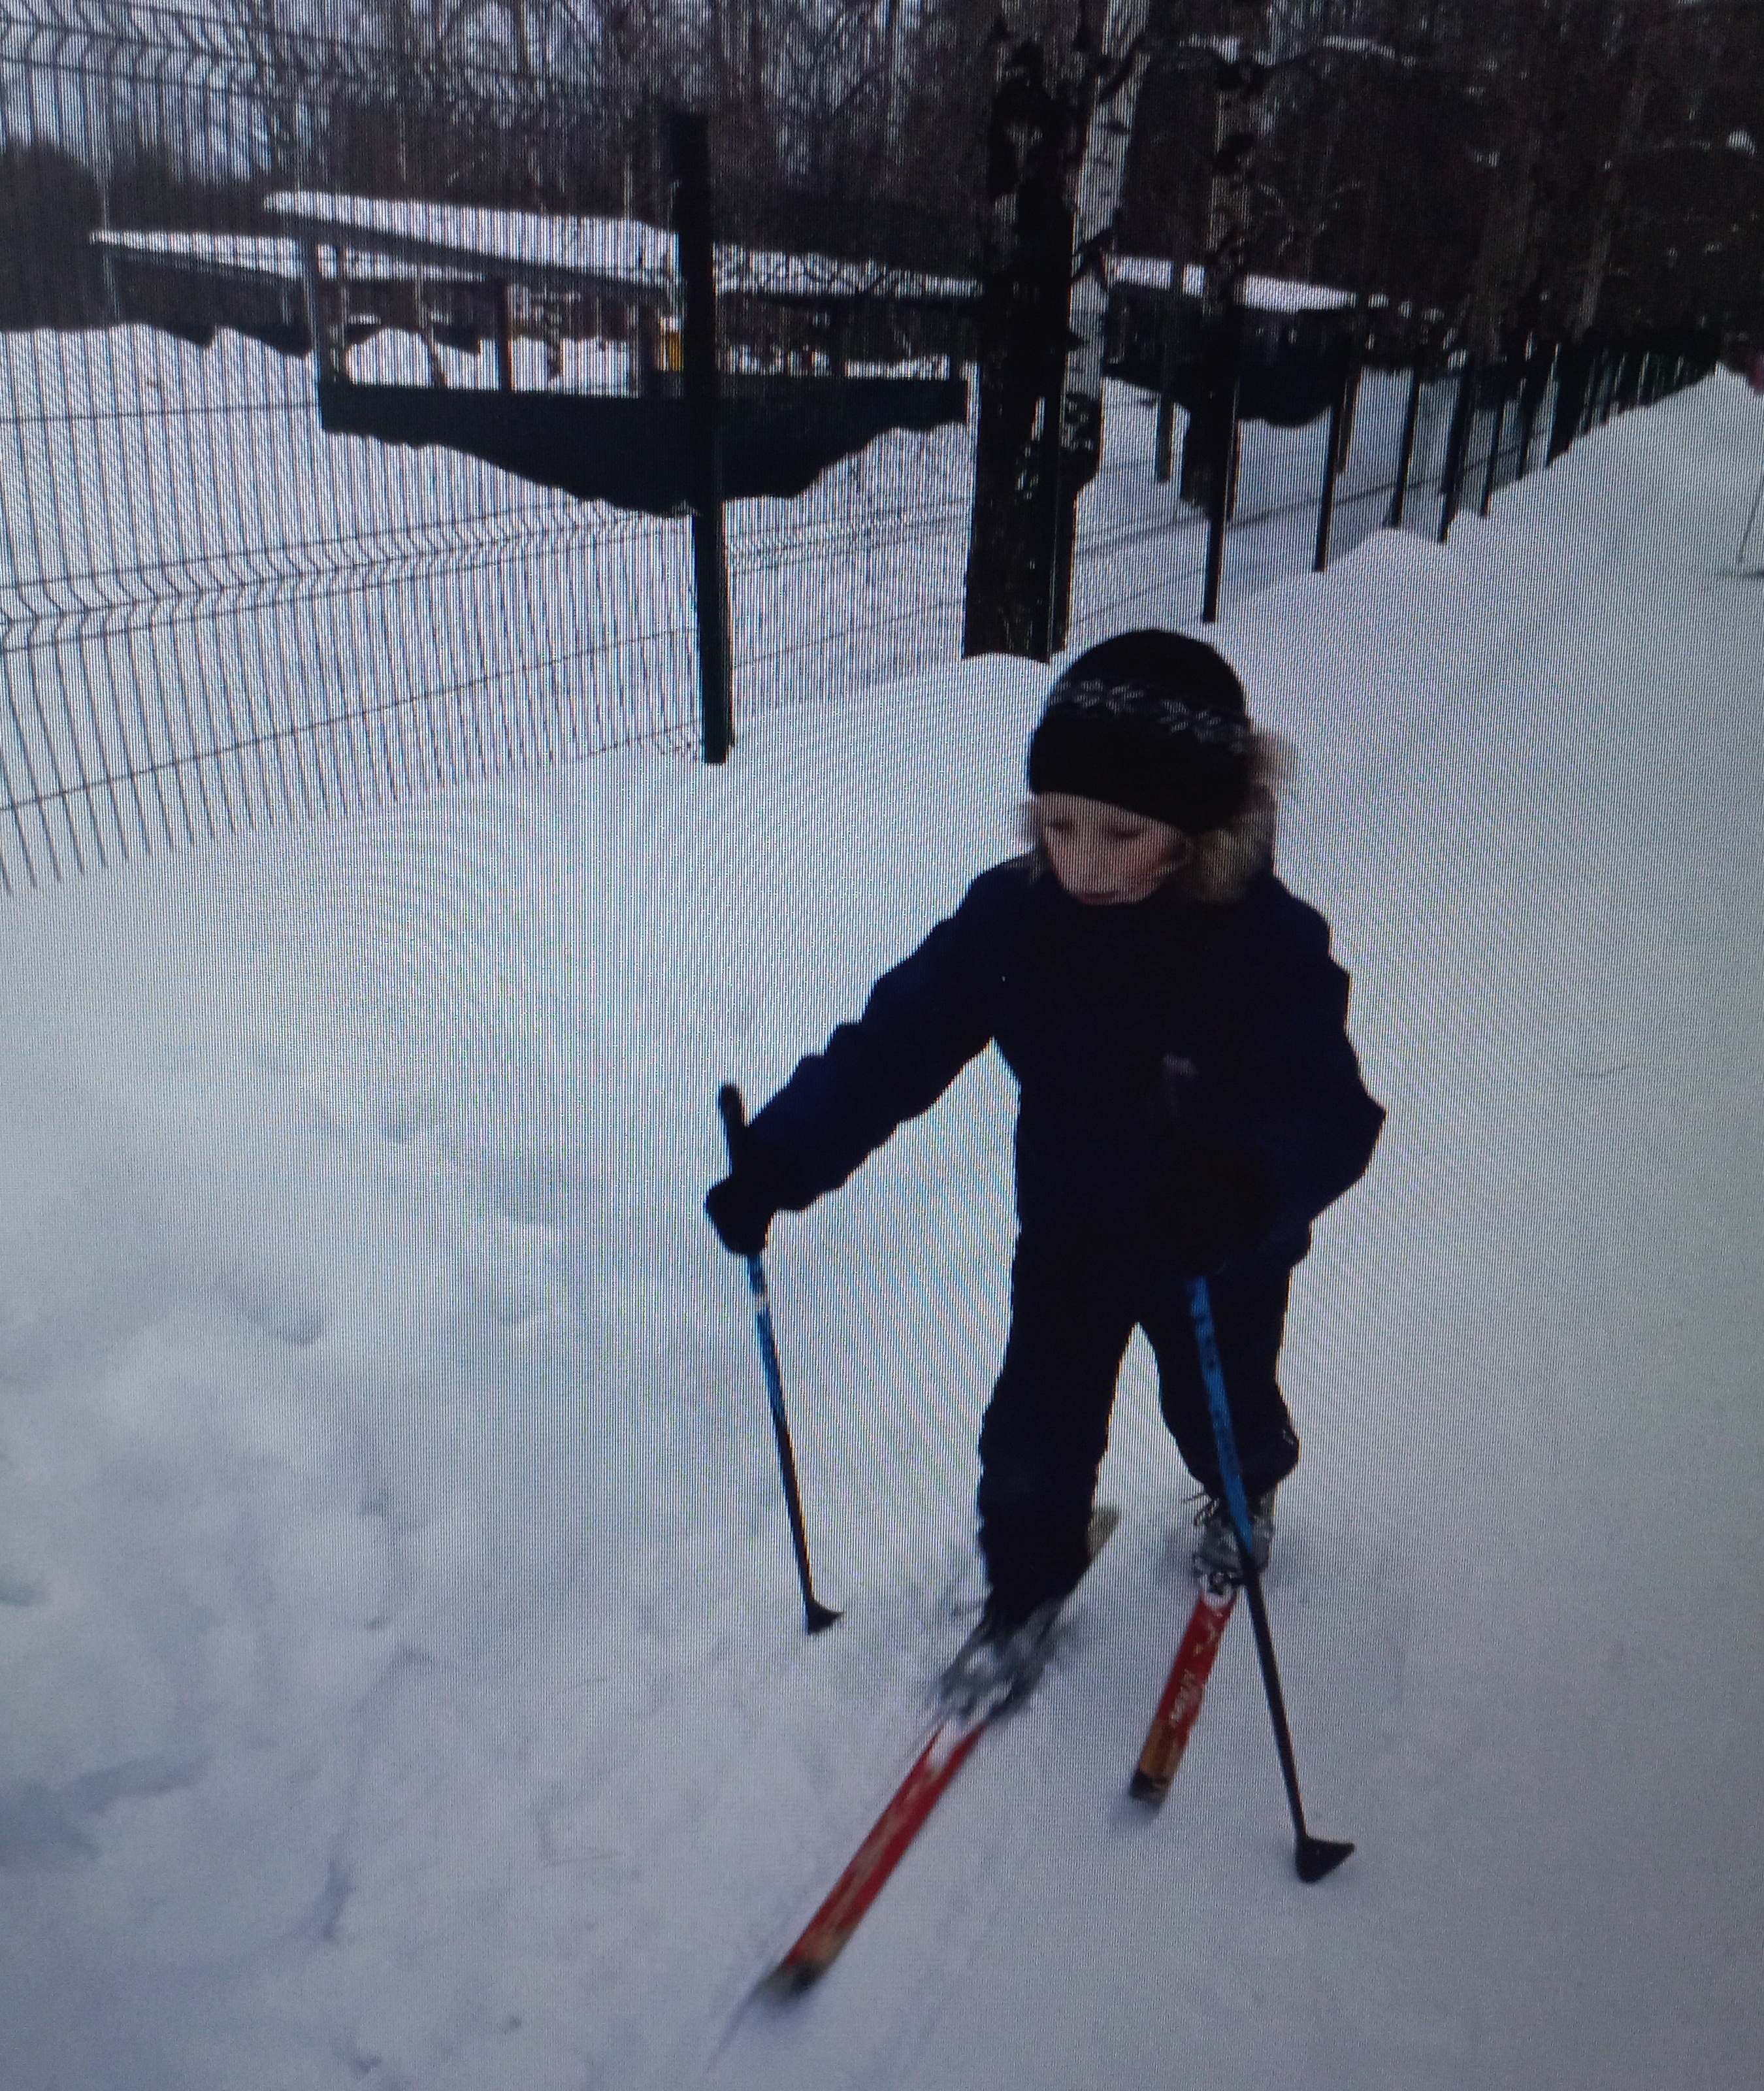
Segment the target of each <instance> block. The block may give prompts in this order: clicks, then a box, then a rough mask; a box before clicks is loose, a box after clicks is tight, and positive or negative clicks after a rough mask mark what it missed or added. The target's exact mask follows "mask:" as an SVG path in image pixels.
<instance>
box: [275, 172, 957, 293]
mask: <svg viewBox="0 0 1764 2091" xmlns="http://www.w3.org/2000/svg"><path fill="white" fill-rule="evenodd" d="M264 207H265V209H266V210H268V211H269V213H270V215H271V216H272V217H274V218H282V219H284V220H286V222H289V223H290V224H291V225H294V226H297V227H298V228H299V231H300V232H301V234H302V235H303V237H305V238H308V239H321V240H322V239H333V238H334V237H335V236H336V235H338V234H343V235H350V234H353V235H355V239H357V240H364V241H367V242H369V243H372V244H379V245H381V246H383V247H385V248H387V249H388V250H389V251H390V252H394V253H404V254H408V253H412V252H422V253H426V254H430V255H432V254H436V253H444V254H446V255H449V256H457V257H459V258H460V259H461V260H467V259H469V260H471V261H474V262H476V263H479V264H481V265H483V266H484V268H485V269H494V268H495V267H496V266H497V265H498V264H499V263H500V264H502V265H514V266H518V267H519V268H521V269H527V270H537V271H540V272H542V273H544V274H545V275H547V276H548V277H554V278H557V280H558V281H560V282H570V281H572V280H574V281H577V282H582V283H583V284H585V285H587V287H590V288H592V289H600V288H604V289H605V290H607V291H618V290H621V289H623V290H626V291H632V292H648V293H649V294H651V295H655V294H657V293H660V294H661V295H666V296H672V295H673V292H674V291H675V289H676V287H677V286H678V282H679V272H678V262H677V260H676V256H675V250H674V236H673V234H672V233H671V232H669V231H663V230H662V229H661V228H660V227H659V226H653V225H646V224H644V223H643V222H642V221H641V220H640V219H637V218H566V217H556V216H550V215H542V214H541V213H538V212H536V211H518V210H490V209H483V208H481V207H479V206H477V205H467V204H445V203H414V202H401V201H394V200H386V199H382V198H380V197H376V196H328V195H323V194H321V193H318V192H315V191H310V190H292V189H290V190H280V191H278V192H276V193H275V194H274V195H273V196H268V197H266V198H265V205H264ZM351 247H352V248H353V243H351ZM715 257H716V287H717V289H718V291H720V292H721V293H723V294H725V295H729V294H735V295H746V296H749V297H762V298H810V299H817V300H818V299H826V298H858V297H872V298H884V299H893V300H905V301H909V302H914V301H923V300H956V301H957V302H961V301H963V300H968V299H970V298H974V297H977V296H978V295H979V285H978V284H977V283H976V282H975V281H974V280H973V279H972V278H970V277H965V276H929V275H925V274H921V273H919V272H918V271H916V270H912V269H890V268H888V267H886V266H885V265H883V264H881V263H880V262H875V261H836V260H834V259H833V258H832V257H829V256H828V255H824V254H780V253H774V252H769V251H768V250H766V249H763V248H747V247H738V246H734V245H732V244H724V243H719V244H718V245H717V247H716V250H715Z"/></svg>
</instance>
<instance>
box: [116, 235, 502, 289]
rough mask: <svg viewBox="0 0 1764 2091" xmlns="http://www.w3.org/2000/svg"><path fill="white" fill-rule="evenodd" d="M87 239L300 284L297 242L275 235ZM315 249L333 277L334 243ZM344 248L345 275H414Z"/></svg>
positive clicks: (179, 263)
mask: <svg viewBox="0 0 1764 2091" xmlns="http://www.w3.org/2000/svg"><path fill="white" fill-rule="evenodd" d="M92 242H93V245H94V246H95V247H107V248H114V250H115V251H116V252H118V253H122V254H130V255H137V256H140V257H142V258H144V259H145V260H148V261H157V262H159V263H161V265H164V266H165V267H166V268H172V269H189V270H191V272H192V273H196V274H202V275H205V276H234V277H246V278H251V277H259V276H268V277H271V278H274V279H276V280H278V281H279V282H285V283H299V282H301V281H303V278H304V275H305V268H304V265H303V261H302V259H301V254H300V243H299V240H298V239H281V238H278V237H277V236H276V235H266V234H261V233H231V232H94V233H93V235H92ZM316 252H317V263H318V270H319V274H321V276H323V277H325V278H333V277H334V276H335V275H336V274H337V255H336V250H335V248H330V247H321V248H318V249H317V251H316ZM348 252H349V275H350V278H351V280H352V281H355V282H408V281H410V280H411V278H413V277H415V274H417V271H416V269H415V267H414V266H413V265H411V263H409V262H399V261H397V260H396V259H394V257H392V256H390V255H385V254H375V253H372V252H366V251H358V250H356V249H354V248H351V249H350V250H348ZM423 274H424V275H425V276H426V277H427V278H428V279H429V280H430V281H431V282H434V281H441V282H448V281H463V280H469V278H467V275H466V272H465V271H464V270H463V269H452V270H441V271H437V270H435V269H425V270H424V271H423Z"/></svg>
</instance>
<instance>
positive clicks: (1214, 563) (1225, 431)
mask: <svg viewBox="0 0 1764 2091" xmlns="http://www.w3.org/2000/svg"><path fill="white" fill-rule="evenodd" d="M1239 310H1240V308H1239V307H1238V305H1237V301H1236V300H1235V299H1233V301H1232V303H1231V304H1228V305H1227V306H1226V308H1225V309H1224V313H1222V314H1221V315H1220V328H1219V338H1218V339H1217V340H1216V341H1215V343H1213V344H1212V345H1211V352H1210V353H1209V356H1208V358H1207V360H1208V363H1209V364H1210V365H1211V369H1210V370H1209V372H1208V376H1207V384H1208V389H1209V390H1212V389H1213V388H1215V387H1216V388H1217V391H1218V397H1219V398H1220V399H1221V400H1222V401H1223V403H1224V411H1223V412H1217V413H1215V416H1214V419H1215V421H1216V423H1217V425H1218V426H1217V431H1216V433H1217V437H1218V442H1219V453H1218V456H1217V458H1216V459H1215V463H1214V466H1213V474H1212V480H1213V483H1212V485H1211V489H1209V492H1210V497H1211V498H1209V500H1208V502H1207V578H1206V580H1205V581H1204V583H1203V585H1202V589H1201V622H1202V623H1203V624H1214V623H1217V622H1218V619H1219V590H1220V584H1221V582H1222V581H1223V580H1224V572H1225V506H1226V503H1227V502H1228V500H1229V498H1230V494H1231V488H1230V480H1231V461H1232V457H1233V453H1234V451H1235V450H1236V446H1237V386H1238V375H1239V373H1238V365H1239V362H1240V360H1241V359H1240V356H1239V354H1238V339H1237V333H1238V326H1239V324H1240V322H1239V318H1238V314H1239Z"/></svg>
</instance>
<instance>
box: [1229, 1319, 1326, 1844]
mask: <svg viewBox="0 0 1764 2091" xmlns="http://www.w3.org/2000/svg"><path fill="white" fill-rule="evenodd" d="M1188 1305H1189V1313H1190V1315H1192V1317H1194V1341H1195V1345H1196V1347H1197V1348H1198V1351H1199V1352H1200V1366H1201V1378H1202V1380H1203V1382H1204V1384H1205V1386H1206V1388H1207V1412H1208V1414H1209V1415H1210V1416H1211V1418H1212V1425H1213V1442H1214V1444H1215V1446H1216V1447H1217V1448H1218V1452H1219V1474H1220V1481H1222V1482H1223V1483H1224V1491H1225V1506H1226V1507H1227V1508H1228V1510H1229V1511H1230V1512H1231V1522H1232V1524H1233V1527H1234V1528H1235V1529H1236V1531H1237V1551H1238V1555H1239V1566H1240V1567H1241V1570H1242V1573H1243V1587H1244V1590H1245V1593H1246V1595H1247V1596H1248V1597H1249V1600H1250V1625H1251V1627H1252V1628H1254V1632H1255V1652H1256V1660H1257V1662H1258V1663H1259V1664H1260V1666H1261V1669H1262V1684H1263V1689H1264V1690H1265V1691H1266V1692H1267V1701H1268V1713H1269V1714H1270V1716H1271V1718H1272V1720H1273V1722H1274V1746H1275V1748H1276V1750H1277V1751H1278V1752H1279V1753H1280V1776H1281V1778H1283V1779H1284V1781H1285V1782H1286V1802H1287V1806H1288V1807H1289V1809H1291V1811H1292V1817H1293V1834H1294V1836H1295V1837H1296V1838H1297V1845H1296V1847H1295V1849H1294V1852H1293V1862H1294V1864H1295V1865H1297V1869H1298V1877H1299V1878H1300V1879H1301V1881H1320V1880H1321V1879H1322V1878H1323V1875H1324V1874H1325V1873H1333V1872H1334V1870H1335V1869H1336V1867H1337V1866H1339V1865H1340V1864H1341V1861H1342V1860H1344V1859H1345V1858H1346V1857H1347V1856H1348V1854H1349V1852H1351V1851H1352V1850H1353V1846H1352V1845H1351V1844H1338V1843H1331V1842H1330V1841H1329V1840H1328V1839H1327V1838H1323V1837H1314V1836H1312V1834H1310V1830H1308V1829H1307V1828H1306V1824H1305V1804H1304V1802H1303V1801H1302V1800H1300V1798H1299V1793H1298V1765H1297V1761H1295V1759H1294V1758H1293V1731H1292V1729H1291V1727H1289V1724H1288V1722H1287V1718H1286V1696H1285V1694H1284V1692H1282V1691H1281V1689H1280V1666H1279V1664H1278V1663H1276V1661H1275V1659H1274V1636H1273V1635H1272V1634H1271V1632H1269V1630H1268V1612H1267V1605H1266V1604H1265V1603H1264V1602H1263V1597H1262V1577H1261V1575H1260V1572H1259V1571H1258V1569H1257V1567H1256V1565H1255V1547H1254V1535H1253V1533H1252V1532H1251V1530H1250V1501H1249V1498H1248V1497H1247V1496H1246V1494H1245V1493H1244V1486H1243V1468H1242V1466H1241V1464H1240V1463H1239V1461H1238V1459H1237V1432H1236V1431H1235V1430H1234V1429H1233V1427H1232V1421H1231V1404H1230V1403H1229V1402H1228V1400H1227V1399H1226V1396H1225V1373H1224V1367H1223V1366H1222V1365H1220V1362H1219V1338H1218V1334H1217V1332H1216V1331H1215V1329H1214V1327H1213V1302H1212V1295H1211V1292H1210V1291H1208V1289H1207V1281H1206V1279H1205V1278H1190V1280H1189V1283H1188Z"/></svg>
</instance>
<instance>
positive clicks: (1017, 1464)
mask: <svg viewBox="0 0 1764 2091" xmlns="http://www.w3.org/2000/svg"><path fill="white" fill-rule="evenodd" d="M1291 1281H1292V1272H1291V1270H1289V1269H1287V1268H1285V1267H1284V1266H1280V1265H1276V1266H1275V1267H1274V1268H1272V1269H1268V1268H1266V1267H1263V1268H1262V1269H1260V1270H1255V1269H1251V1270H1248V1271H1246V1272H1244V1273H1243V1274H1241V1275H1240V1274H1233V1273H1231V1272H1229V1271H1227V1272H1224V1273H1222V1274H1220V1276H1219V1277H1217V1278H1215V1279H1213V1280H1212V1281H1211V1288H1210V1289H1211V1294H1212V1303H1213V1320H1214V1325H1215V1329H1216V1330H1217V1334H1218V1338H1219V1353H1220V1363H1221V1365H1223V1366H1224V1375H1225V1387H1226V1391H1227V1394H1228V1397H1229V1399H1230V1403H1231V1417H1232V1422H1233V1426H1234V1428H1235V1430H1236V1433H1237V1455H1238V1458H1239V1459H1240V1460H1241V1463H1242V1466H1243V1481H1244V1488H1245V1490H1246V1493H1247V1494H1249V1495H1250V1497H1251V1498H1252V1499H1253V1498H1254V1497H1256V1496H1258V1495H1259V1494H1262V1493H1263V1491H1264V1490H1267V1489H1271V1488H1272V1487H1274V1485H1276V1483H1277V1482H1279V1481H1284V1479H1285V1478H1286V1477H1287V1476H1288V1475H1289V1473H1291V1472H1292V1471H1293V1468H1294V1467H1296V1466H1297V1464H1298V1438H1297V1434H1296V1433H1295V1431H1294V1430H1293V1422H1292V1418H1291V1416H1289V1414H1288V1413H1287V1408H1286V1403H1285V1402H1284V1399H1282V1398H1281V1395H1280V1387H1279V1385H1278V1383H1277V1382H1276V1378H1275V1365H1276V1360H1277V1358H1278V1356H1279V1355H1280V1336H1281V1332H1282V1330H1283V1329H1284V1325H1285V1320H1286V1301H1287V1293H1288V1289H1289V1286H1290V1283H1291ZM1136 1327H1138V1328H1142V1329H1143V1330H1145V1332H1146V1337H1147V1341H1148V1342H1149V1343H1150V1344H1151V1349H1152V1354H1153V1356H1155V1358H1156V1360H1157V1365H1158V1381H1159V1398H1160V1403H1161V1405H1162V1407H1163V1410H1164V1422H1165V1424H1166V1425H1167V1426H1168V1429H1169V1431H1170V1434H1171V1435H1172V1437H1173V1438H1175V1439H1176V1442H1177V1449H1178V1450H1179V1451H1181V1455H1182V1458H1183V1460H1184V1462H1185V1464H1186V1465H1187V1467H1188V1469H1189V1472H1190V1473H1191V1474H1193V1475H1194V1478H1195V1480H1196V1481H1198V1482H1199V1483H1200V1484H1201V1485H1202V1486H1203V1488H1204V1489H1206V1490H1207V1491H1208V1492H1209V1494H1218V1493H1220V1472H1219V1455H1218V1453H1217V1451H1216V1449H1215V1445H1214V1442H1213V1431H1212V1423H1211V1418H1210V1416H1209V1415H1208V1413H1207V1390H1206V1387H1205V1386H1204V1384H1203V1382H1202V1379H1201V1373H1200V1359H1199V1354H1198V1351H1197V1349H1196V1347H1195V1342H1194V1322H1193V1321H1192V1320H1191V1318H1190V1312H1189V1304H1188V1294H1187V1289H1186V1287H1185V1283H1184V1282H1183V1279H1182V1278H1181V1275H1180V1274H1177V1273H1176V1272H1174V1271H1172V1270H1168V1268H1160V1267H1159V1265H1158V1264H1157V1262H1156V1261H1155V1259H1154V1258H1153V1257H1151V1255H1150V1254H1149V1253H1148V1252H1147V1251H1146V1250H1145V1249H1144V1248H1142V1247H1129V1246H1127V1245H1124V1244H1120V1243H1117V1242H1108V1241H1105V1240H1095V1239H1094V1238H1092V1239H1090V1240H1078V1241H1074V1240H1072V1239H1071V1238H1070V1237H1061V1238H1058V1239H1056V1238H1054V1237H1052V1236H1050V1235H1043V1234H1039V1233H1031V1232H1030V1231H1028V1230H1025V1231H1024V1232H1023V1233H1022V1234H1021V1235H1019V1236H1018V1243H1017V1252H1016V1255H1015V1257H1014V1258H1013V1262H1012V1266H1011V1326H1010V1337H1009V1342H1008V1343H1006V1345H1005V1362H1004V1365H1003V1367H1002V1369H1000V1373H999V1377H998V1383H997V1385H996V1387H995V1388H994V1390H993V1394H992V1400H991V1402H990V1403H988V1405H987V1411H986V1416H985V1420H984V1421H983V1424H982V1425H981V1429H980V1486H979V1495H978V1498H977V1507H978V1508H979V1520H980V1535H979V1536H980V1552H981V1554H982V1555H983V1558H984V1559H985V1562H986V1567H987V1580H988V1581H989V1582H990V1584H991V1586H992V1591H993V1593H994V1594H995V1595H996V1597H998V1598H999V1599H1000V1601H1001V1602H1003V1603H1005V1605H1008V1606H1010V1607H1012V1608H1013V1610H1025V1611H1026V1610H1030V1609H1031V1608H1032V1607H1033V1606H1035V1605H1038V1604H1039V1603H1041V1602H1043V1600H1045V1599H1047V1598H1048V1597H1056V1596H1062V1595H1064V1593H1065V1592H1066V1591H1068V1590H1069V1589H1071V1588H1072V1587H1073V1584H1076V1583H1077V1581H1078V1578H1079V1577H1080V1576H1082V1574H1083V1572H1084V1570H1085V1567H1086V1532H1087V1528H1088V1525H1089V1522H1090V1514H1091V1503H1092V1501H1093V1499H1094V1498H1095V1493H1096V1477H1097V1471H1098V1469H1099V1468H1100V1466H1101V1465H1102V1462H1103V1454H1104V1451H1105V1450H1106V1449H1107V1446H1108V1420H1109V1413H1110V1411H1111V1410H1112V1408H1113V1406H1114V1400H1115V1382H1116V1377H1117V1376H1118V1374H1119V1373H1120V1370H1121V1360H1122V1358H1123V1356H1125V1353H1126V1349H1127V1344H1128V1341H1129V1338H1130V1337H1131V1336H1132V1334H1133V1332H1134V1329H1135V1328H1136Z"/></svg>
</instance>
